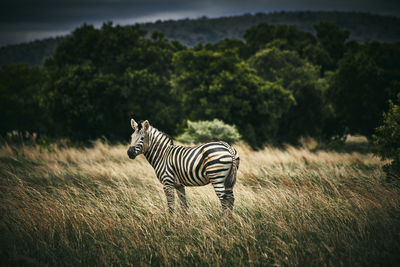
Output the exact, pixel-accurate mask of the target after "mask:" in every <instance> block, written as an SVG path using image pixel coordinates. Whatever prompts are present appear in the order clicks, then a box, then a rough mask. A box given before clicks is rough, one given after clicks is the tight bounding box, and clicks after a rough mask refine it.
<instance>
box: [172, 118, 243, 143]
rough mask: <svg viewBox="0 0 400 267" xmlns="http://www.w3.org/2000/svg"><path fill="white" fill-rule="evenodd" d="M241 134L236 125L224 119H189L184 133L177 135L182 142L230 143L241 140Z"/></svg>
mask: <svg viewBox="0 0 400 267" xmlns="http://www.w3.org/2000/svg"><path fill="white" fill-rule="evenodd" d="M240 139H241V136H240V134H239V132H238V130H237V129H236V127H235V126H231V125H228V124H225V123H224V122H223V121H220V120H218V119H214V120H213V121H196V122H195V121H188V122H187V127H186V129H185V130H184V133H183V134H182V135H180V136H178V137H177V140H178V141H180V142H182V143H194V144H197V143H204V142H211V141H225V142H228V143H230V144H233V143H237V142H238V141H240Z"/></svg>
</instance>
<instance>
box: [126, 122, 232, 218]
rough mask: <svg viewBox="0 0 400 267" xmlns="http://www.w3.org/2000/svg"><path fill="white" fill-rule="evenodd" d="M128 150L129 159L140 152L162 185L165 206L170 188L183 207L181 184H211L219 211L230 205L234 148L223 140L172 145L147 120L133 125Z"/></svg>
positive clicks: (170, 198)
mask: <svg viewBox="0 0 400 267" xmlns="http://www.w3.org/2000/svg"><path fill="white" fill-rule="evenodd" d="M135 125H136V126H135ZM132 127H133V128H134V130H135V133H134V134H133V135H132V143H131V146H130V148H129V150H128V155H129V157H130V158H135V157H136V156H137V155H138V154H141V153H143V154H144V156H145V157H146V159H147V160H148V162H149V163H150V164H151V165H152V166H153V168H154V170H155V173H156V175H157V177H158V179H159V180H160V182H161V183H162V184H163V185H164V191H165V193H166V196H167V201H168V206H169V209H170V211H171V212H173V210H174V191H173V189H177V191H178V196H179V198H180V200H181V205H182V207H183V208H185V209H186V208H187V205H186V198H185V190H184V187H185V186H202V185H207V184H209V183H211V184H212V186H213V187H214V190H215V192H216V194H217V196H218V198H219V199H220V200H221V204H222V208H223V210H224V211H225V210H231V209H232V208H233V202H234V196H233V191H232V190H233V186H234V184H235V181H236V173H237V169H238V168H239V157H238V154H237V151H236V150H235V149H234V148H233V147H231V146H230V145H229V144H227V143H226V142H222V141H219V142H211V143H206V144H202V145H199V146H195V147H184V146H179V145H174V143H173V140H172V138H171V137H170V136H168V135H167V134H165V133H163V132H161V131H159V130H157V129H156V128H154V127H152V126H150V125H149V124H148V121H145V122H140V123H139V124H136V122H135V121H133V120H132Z"/></svg>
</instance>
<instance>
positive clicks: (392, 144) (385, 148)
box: [374, 94, 400, 178]
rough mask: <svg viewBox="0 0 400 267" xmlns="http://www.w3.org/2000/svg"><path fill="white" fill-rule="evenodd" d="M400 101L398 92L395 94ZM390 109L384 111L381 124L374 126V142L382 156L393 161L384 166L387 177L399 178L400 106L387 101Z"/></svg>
mask: <svg viewBox="0 0 400 267" xmlns="http://www.w3.org/2000/svg"><path fill="white" fill-rule="evenodd" d="M397 98H398V100H399V103H400V94H398V95H397ZM389 103H390V109H389V111H388V112H387V113H384V114H383V116H384V121H383V125H381V126H379V127H378V128H376V135H374V143H375V144H376V145H377V149H378V153H379V154H380V155H381V156H382V157H383V158H390V159H393V161H392V162H391V163H390V164H387V165H385V166H384V170H385V172H386V173H387V175H388V176H389V177H397V178H400V106H399V105H394V104H393V102H392V101H389Z"/></svg>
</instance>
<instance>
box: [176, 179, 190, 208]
mask: <svg viewBox="0 0 400 267" xmlns="http://www.w3.org/2000/svg"><path fill="white" fill-rule="evenodd" d="M176 191H177V193H178V197H179V200H180V203H181V208H182V210H183V211H184V212H185V213H186V212H187V211H188V205H187V202H186V192H185V187H184V186H183V185H181V186H177V187H176Z"/></svg>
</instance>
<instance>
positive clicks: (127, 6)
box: [0, 0, 400, 46]
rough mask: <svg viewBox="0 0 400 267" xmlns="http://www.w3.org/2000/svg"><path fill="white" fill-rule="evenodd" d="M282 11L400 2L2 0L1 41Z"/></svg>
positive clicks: (380, 8)
mask: <svg viewBox="0 0 400 267" xmlns="http://www.w3.org/2000/svg"><path fill="white" fill-rule="evenodd" d="M280 10H339V11H362V12H372V13H378V14H385V15H395V16H399V15H400V1H382V0H381V1H379V0H367V1H363V0H347V1H346V0H297V1H293V0H292V1H289V0H245V1H243V0H229V1H228V0H222V1H221V0H220V1H216V0H214V1H211V0H210V1H209V0H206V1H201V0H195V1H188V0H172V1H169V0H72V1H71V0H14V1H10V0H5V1H4V0H3V1H2V3H1V4H0V46H2V45H5V44H10V43H18V42H23V41H29V40H34V39H40V38H44V37H47V36H53V35H63V34H66V33H68V32H70V31H71V30H73V29H74V28H75V27H77V26H79V25H81V24H82V23H84V22H86V23H90V24H94V25H96V26H99V25H100V24H101V23H102V22H105V21H114V22H115V23H119V24H129V23H135V22H144V21H155V20H157V19H179V18H185V17H191V18H195V17H199V16H203V15H205V16H209V17H216V16H226V15H234V14H242V13H245V12H271V11H280Z"/></svg>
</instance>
